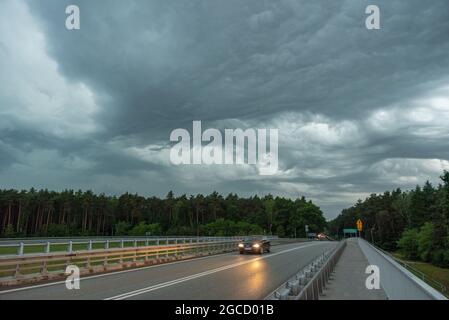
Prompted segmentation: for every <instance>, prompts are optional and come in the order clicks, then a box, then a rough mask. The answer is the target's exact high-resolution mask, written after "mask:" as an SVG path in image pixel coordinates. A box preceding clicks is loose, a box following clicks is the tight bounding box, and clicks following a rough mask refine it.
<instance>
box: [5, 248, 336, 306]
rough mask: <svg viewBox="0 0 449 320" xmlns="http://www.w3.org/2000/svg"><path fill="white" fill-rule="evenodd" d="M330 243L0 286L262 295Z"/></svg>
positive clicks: (76, 294)
mask: <svg viewBox="0 0 449 320" xmlns="http://www.w3.org/2000/svg"><path fill="white" fill-rule="evenodd" d="M335 246H336V242H306V243H292V244H284V245H279V246H273V247H272V250H271V253H266V254H264V255H262V256H259V255H240V254H238V253H228V254H221V255H216V256H208V257H204V258H197V259H193V260H187V261H179V262H173V263H169V264H163V265H157V266H150V267H144V268H140V269H133V270H126V271H119V272H114V273H109V274H103V275H96V276H88V277H84V278H81V282H80V289H79V290H68V289H66V287H65V283H64V282H62V281H61V282H56V283H51V284H44V285H37V286H30V287H25V288H19V289H13V290H4V291H0V300H7V299H38V300H42V299H44V300H45V299H52V300H59V299H175V300H176V299H186V300H190V299H191V300H206V299H217V300H231V299H239V300H240V299H241V300H245V299H263V298H265V297H266V296H267V295H269V294H270V293H271V292H272V291H273V290H275V289H276V288H278V287H279V286H280V285H281V284H282V283H283V282H285V281H287V280H288V279H289V278H290V277H291V276H292V275H294V274H295V273H296V272H298V271H299V270H300V269H301V268H302V267H304V266H306V265H307V264H308V263H309V262H310V261H311V260H312V259H314V258H315V257H316V256H318V255H320V254H321V253H323V252H324V251H325V250H328V249H332V248H334V247H335Z"/></svg>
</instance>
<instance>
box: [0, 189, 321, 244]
mask: <svg viewBox="0 0 449 320" xmlns="http://www.w3.org/2000/svg"><path fill="white" fill-rule="evenodd" d="M306 224H307V225H309V229H310V232H314V231H315V232H319V231H322V230H324V228H325V227H326V220H325V219H324V217H323V214H322V212H321V210H320V208H319V207H317V206H316V205H314V204H313V203H312V202H311V201H307V200H306V199H305V198H304V197H303V198H299V199H296V200H291V199H285V198H280V197H273V196H271V195H267V196H265V197H263V198H260V197H258V196H254V197H250V198H240V197H238V196H237V195H235V194H229V195H228V196H227V197H225V198H224V197H223V196H221V195H219V194H218V193H217V192H214V193H212V194H210V195H207V196H203V195H196V196H190V197H187V196H186V195H182V196H179V197H175V196H174V195H173V192H171V191H170V192H169V193H168V194H167V196H166V197H165V199H160V198H156V197H149V198H145V197H142V196H139V195H137V194H129V193H125V194H123V195H121V196H119V197H115V196H106V195H104V194H100V195H96V194H94V193H93V192H91V191H86V192H82V191H76V192H75V191H73V190H65V191H63V192H54V191H48V190H39V191H37V190H35V189H31V190H29V191H25V190H24V191H20V192H19V191H17V190H2V191H0V236H2V237H19V236H20V237H24V236H88V235H89V236H94V235H136V236H137V235H146V234H147V235H183V236H189V235H191V236H196V235H206V236H232V235H246V234H277V235H279V236H289V237H294V236H295V235H296V236H297V237H303V236H305V234H304V226H305V225H306Z"/></svg>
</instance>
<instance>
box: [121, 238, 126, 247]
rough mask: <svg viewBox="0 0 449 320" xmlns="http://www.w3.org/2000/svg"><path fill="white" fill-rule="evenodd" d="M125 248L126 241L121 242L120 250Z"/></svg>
mask: <svg viewBox="0 0 449 320" xmlns="http://www.w3.org/2000/svg"><path fill="white" fill-rule="evenodd" d="M124 247H125V240H123V239H122V240H120V248H124Z"/></svg>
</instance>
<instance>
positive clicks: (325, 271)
mask: <svg viewBox="0 0 449 320" xmlns="http://www.w3.org/2000/svg"><path fill="white" fill-rule="evenodd" d="M345 247H346V240H344V241H343V242H341V243H339V244H338V246H337V247H336V248H335V249H334V251H333V252H332V253H331V254H330V255H329V257H328V258H327V260H325V261H323V262H322V263H319V262H318V264H317V267H318V270H317V271H316V273H315V274H314V275H313V277H312V278H311V279H310V281H308V282H307V284H305V286H304V288H303V289H302V290H301V291H300V292H299V294H298V296H297V297H295V300H318V299H319V298H320V294H321V293H323V289H324V288H325V286H326V283H327V282H328V280H329V278H330V276H331V274H332V272H333V271H334V268H335V265H336V264H337V262H338V259H340V256H341V254H342V253H343V250H344V249H345ZM320 264H321V265H320Z"/></svg>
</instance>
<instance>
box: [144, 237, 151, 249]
mask: <svg viewBox="0 0 449 320" xmlns="http://www.w3.org/2000/svg"><path fill="white" fill-rule="evenodd" d="M149 245H150V242H149V240H148V238H146V239H145V247H148V246H149Z"/></svg>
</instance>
